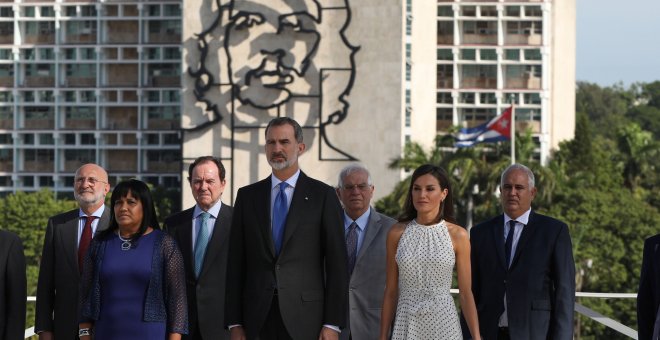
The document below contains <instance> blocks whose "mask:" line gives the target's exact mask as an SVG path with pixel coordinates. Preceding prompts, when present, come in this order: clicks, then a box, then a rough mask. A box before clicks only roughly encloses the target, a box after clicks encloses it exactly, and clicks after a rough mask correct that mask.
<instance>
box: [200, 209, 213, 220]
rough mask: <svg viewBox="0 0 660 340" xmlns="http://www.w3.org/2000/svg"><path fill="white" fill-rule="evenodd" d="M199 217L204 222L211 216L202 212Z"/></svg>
mask: <svg viewBox="0 0 660 340" xmlns="http://www.w3.org/2000/svg"><path fill="white" fill-rule="evenodd" d="M199 217H201V218H202V221H206V220H208V219H209V217H211V214H210V213H208V212H206V211H202V213H200V214H199Z"/></svg>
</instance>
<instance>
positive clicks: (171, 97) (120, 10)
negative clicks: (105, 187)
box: [0, 0, 182, 196]
mask: <svg viewBox="0 0 660 340" xmlns="http://www.w3.org/2000/svg"><path fill="white" fill-rule="evenodd" d="M181 6H182V3H181V1H168V0H163V1H101V2H97V1H84V0H83V1H63V0H57V1H30V0H26V1H22V2H14V1H0V194H3V193H4V194H6V193H9V192H16V191H36V190H39V189H41V188H50V189H53V190H54V191H55V192H57V193H62V195H64V196H71V191H72V188H73V172H74V171H75V170H76V169H77V168H78V167H79V166H80V165H81V164H83V163H86V162H96V163H98V164H100V165H102V166H104V167H105V168H106V169H107V170H108V172H109V173H110V181H111V183H112V184H114V183H116V182H117V181H118V180H120V179H122V178H131V177H137V178H141V179H143V180H145V181H147V182H150V183H152V184H155V185H163V186H167V187H179V186H180V185H181V179H180V173H181V171H180V163H179V162H178V160H179V159H180V158H181V151H180V150H181V140H180V132H179V131H178V128H179V125H180V120H181V113H180V112H181V107H180V94H181V27H182V25H181V13H182V7H181Z"/></svg>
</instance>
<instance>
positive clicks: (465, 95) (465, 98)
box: [459, 92, 474, 104]
mask: <svg viewBox="0 0 660 340" xmlns="http://www.w3.org/2000/svg"><path fill="white" fill-rule="evenodd" d="M459 103H461V104H474V93H473V92H462V93H461V94H460V96H459Z"/></svg>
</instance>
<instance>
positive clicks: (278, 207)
mask: <svg viewBox="0 0 660 340" xmlns="http://www.w3.org/2000/svg"><path fill="white" fill-rule="evenodd" d="M287 186H288V184H287V183H286V182H282V183H280V190H279V191H278V192H277V196H276V197H275V204H273V241H274V242H275V255H280V250H281V249H282V239H283V238H284V226H285V224H286V214H287V212H288V211H289V205H288V202H287V201H288V200H287V197H286V191H284V190H286V187H287Z"/></svg>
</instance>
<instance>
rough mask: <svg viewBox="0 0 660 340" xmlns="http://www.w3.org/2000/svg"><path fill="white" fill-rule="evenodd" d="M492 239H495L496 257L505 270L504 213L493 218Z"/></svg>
mask: <svg viewBox="0 0 660 340" xmlns="http://www.w3.org/2000/svg"><path fill="white" fill-rule="evenodd" d="M492 229H493V240H495V250H496V251H497V258H498V259H499V260H500V264H501V265H502V268H504V270H506V269H507V268H508V266H507V265H506V260H505V258H504V215H500V216H498V217H496V218H495V219H494V220H493V228H492Z"/></svg>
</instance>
